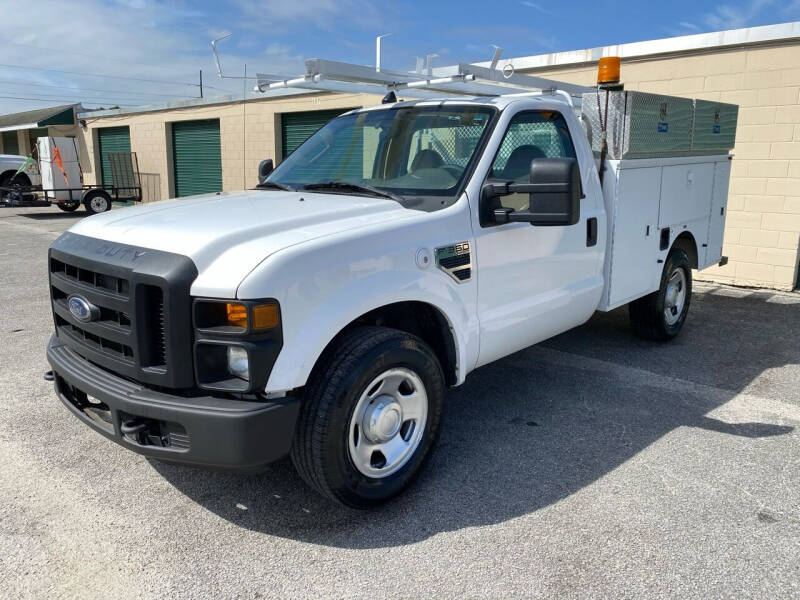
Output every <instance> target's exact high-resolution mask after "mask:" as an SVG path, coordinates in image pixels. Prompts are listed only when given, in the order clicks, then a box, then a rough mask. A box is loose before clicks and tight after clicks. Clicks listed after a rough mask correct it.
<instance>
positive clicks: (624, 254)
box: [608, 167, 661, 306]
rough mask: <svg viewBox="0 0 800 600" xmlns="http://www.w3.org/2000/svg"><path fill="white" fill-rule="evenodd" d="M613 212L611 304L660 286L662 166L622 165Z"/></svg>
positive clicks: (618, 172)
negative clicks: (659, 243)
mask: <svg viewBox="0 0 800 600" xmlns="http://www.w3.org/2000/svg"><path fill="white" fill-rule="evenodd" d="M617 177H618V191H617V194H616V199H615V206H614V214H613V219H614V221H613V234H612V235H613V247H612V254H611V269H610V271H611V272H610V286H609V298H608V300H609V301H608V305H609V306H618V305H620V304H624V303H625V302H628V301H630V300H633V299H635V298H638V297H640V296H644V295H645V294H649V293H650V292H652V291H653V290H655V289H656V288H657V287H658V281H657V275H660V270H659V269H658V264H657V260H658V227H657V225H658V204H659V193H660V190H659V182H660V180H661V167H647V168H636V169H630V168H624V167H623V168H620V169H619V170H618V171H617Z"/></svg>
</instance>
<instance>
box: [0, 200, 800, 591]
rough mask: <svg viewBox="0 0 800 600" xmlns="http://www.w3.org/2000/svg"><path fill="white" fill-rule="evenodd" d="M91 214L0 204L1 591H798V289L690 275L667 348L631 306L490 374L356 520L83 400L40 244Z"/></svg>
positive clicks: (272, 475) (469, 389)
mask: <svg viewBox="0 0 800 600" xmlns="http://www.w3.org/2000/svg"><path fill="white" fill-rule="evenodd" d="M78 218H80V217H79V216H78V217H76V216H74V215H67V214H64V213H61V212H59V211H58V210H57V209H10V208H5V209H0V307H2V310H1V311H0V337H1V338H2V343H0V365H1V366H0V406H2V413H0V581H2V584H0V585H1V586H2V588H4V591H3V592H2V594H0V595H2V596H5V597H9V598H12V597H13V598H16V597H36V598H45V597H58V598H73V597H74V598H87V597H89V598H133V597H135V598H184V597H185V598H222V597H224V598H233V597H236V598H269V597H279V598H301V597H309V598H323V597H324V598H328V597H332V598H333V597H335V598H344V597H357V598H389V597H391V598H414V597H419V598H464V597H498V598H499V597H503V598H508V597H558V598H563V597H614V598H623V597H628V598H645V597H665V596H667V597H675V598H694V597H736V598H742V597H763V598H790V597H793V598H797V597H800V364H799V363H800V295H798V294H784V293H774V292H770V291H758V290H738V289H734V288H727V287H721V286H714V285H708V284H697V286H696V289H695V295H694V298H693V301H692V307H691V312H690V315H689V319H688V322H687V324H686V327H685V329H684V332H683V334H682V335H681V336H680V338H679V339H678V340H676V341H675V342H673V343H671V344H668V345H656V344H653V343H648V342H644V341H641V340H638V339H636V338H634V337H632V335H631V334H630V332H629V330H628V326H627V312H626V311H625V310H617V311H614V312H612V313H609V314H598V315H596V316H595V317H594V318H593V319H592V320H591V321H590V322H589V323H588V324H586V325H585V326H583V327H581V328H579V329H576V330H574V331H572V332H569V333H566V334H564V335H561V336H559V337H557V338H555V339H553V340H550V341H548V342H546V343H544V344H542V345H540V346H537V347H534V348H531V349H528V350H525V351H522V352H519V353H517V354H515V355H513V356H511V357H509V358H507V359H504V360H502V361H499V362H497V363H495V364H493V365H489V366H487V367H484V368H482V369H479V370H478V371H476V372H475V373H473V374H472V375H470V376H469V377H468V379H467V384H466V385H464V386H462V387H460V388H457V389H454V390H451V391H450V392H449V393H448V395H447V404H446V413H445V418H444V421H443V426H442V433H441V437H440V440H439V444H438V447H437V448H436V450H435V453H434V455H433V457H432V460H431V462H430V463H429V465H428V468H427V469H426V471H425V472H424V474H423V475H422V477H421V478H420V479H419V481H418V482H417V483H416V485H414V487H413V488H412V489H411V490H409V492H408V493H406V494H405V495H403V496H402V497H401V498H400V499H398V500H397V501H395V502H394V503H392V504H390V505H388V506H386V507H384V508H381V509H379V510H375V511H372V512H353V511H350V510H346V509H343V508H340V507H339V506H336V505H333V504H330V503H329V502H327V501H325V500H323V499H322V498H320V497H318V496H316V495H315V494H314V493H312V492H311V491H310V490H308V489H306V487H305V486H304V485H303V483H302V482H301V481H300V479H299V478H298V477H297V476H296V475H295V474H294V472H293V471H292V467H291V464H290V463H289V462H288V461H283V462H280V463H277V464H275V465H274V466H272V467H271V468H270V469H269V470H268V471H267V472H266V473H264V474H261V475H257V476H240V475H231V474H225V473H213V472H206V471H201V470H195V469H188V468H181V467H175V466H169V465H164V464H159V463H155V462H152V463H151V462H148V461H147V460H145V459H143V458H141V457H140V456H137V455H135V454H132V453H130V452H127V451H125V450H123V449H122V448H120V447H118V446H116V445H115V444H113V443H111V442H109V441H107V440H106V439H104V438H102V437H101V436H100V435H98V434H96V433H94V432H92V431H91V430H89V429H88V428H87V427H86V426H85V425H83V424H81V423H79V422H78V421H77V420H76V419H75V418H73V417H72V416H71V415H70V414H69V413H68V412H67V410H66V409H65V408H64V407H63V406H62V405H61V404H60V402H59V401H58V400H57V399H56V397H55V395H54V392H53V389H52V385H51V384H50V383H47V382H45V381H43V380H42V373H43V372H44V371H45V370H46V369H47V368H48V367H47V364H46V361H45V356H44V348H45V344H46V343H47V339H48V337H49V336H50V333H51V330H52V327H53V325H52V318H51V314H50V309H49V304H48V292H47V281H46V249H47V246H48V244H49V243H50V242H51V241H52V240H53V239H54V238H55V237H56V236H57V235H58V234H59V233H60V232H61V231H63V230H65V229H66V228H67V227H69V226H70V225H71V224H72V223H74V222H75V221H76V220H77V219H78Z"/></svg>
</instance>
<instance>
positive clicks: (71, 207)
mask: <svg viewBox="0 0 800 600" xmlns="http://www.w3.org/2000/svg"><path fill="white" fill-rule="evenodd" d="M80 205H81V203H80V202H78V201H77V200H76V201H75V202H59V203H57V204H56V206H58V208H60V209H61V210H63V211H64V212H75V211H76V210H78V208H79V207H80Z"/></svg>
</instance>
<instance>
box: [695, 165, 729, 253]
mask: <svg viewBox="0 0 800 600" xmlns="http://www.w3.org/2000/svg"><path fill="white" fill-rule="evenodd" d="M730 175H731V161H729V160H725V161H721V162H718V163H715V165H714V192H713V195H712V198H711V215H710V218H709V221H708V247H707V248H706V255H705V260H703V256H702V255H701V256H700V257H699V258H700V261H701V264H700V268H701V269H703V268H705V267H710V266H711V265H713V264H716V263H718V262H719V259H720V258H721V257H722V237H723V234H724V233H725V216H726V213H727V212H728V210H727V205H728V182H729V181H730Z"/></svg>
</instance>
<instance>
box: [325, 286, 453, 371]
mask: <svg viewBox="0 0 800 600" xmlns="http://www.w3.org/2000/svg"><path fill="white" fill-rule="evenodd" d="M363 325H374V326H376V327H389V328H391V329H398V330H400V331H404V332H406V333H409V334H411V335H415V336H417V337H418V338H420V339H421V340H422V341H424V342H425V343H426V344H428V346H430V347H431V349H432V350H433V352H434V354H435V355H436V358H437V359H439V364H440V365H441V367H442V372H443V373H444V379H445V383H446V384H447V385H449V386H453V385H455V384H456V382H457V381H458V354H457V352H456V340H455V336H454V335H453V330H452V327H451V325H450V322H449V320H448V319H447V317H446V316H445V314H444V313H443V312H442V311H441V310H440V309H439V308H437V307H436V306H434V305H433V304H430V303H428V302H422V301H419V300H406V301H401V302H393V303H392V304H385V305H383V306H379V307H378V308H375V309H372V310H370V311H368V312H366V313H364V314H362V315H359V316H358V317H356V318H355V319H353V320H352V321H350V322H349V323H348V324H347V325H345V326H344V327H343V328H342V329H341V330H340V331H339V332H338V333H337V334H336V335H335V336H334V337H333V339H331V341H330V342H328V344H327V345H326V346H325V349H324V350H323V351H322V353H321V354H320V356H319V357H318V358H317V360H316V361H315V363H314V369H316V368H317V365H318V364H319V363H320V360H322V358H323V357H324V356H325V355H326V353H327V351H328V350H329V349H330V348H331V347H332V346H333V345H335V343H336V342H337V341H338V340H339V339H340V338H341V337H342V336H344V335H346V334H347V333H348V332H349V331H351V330H352V329H354V328H356V327H359V326H363ZM312 372H313V369H312Z"/></svg>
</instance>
